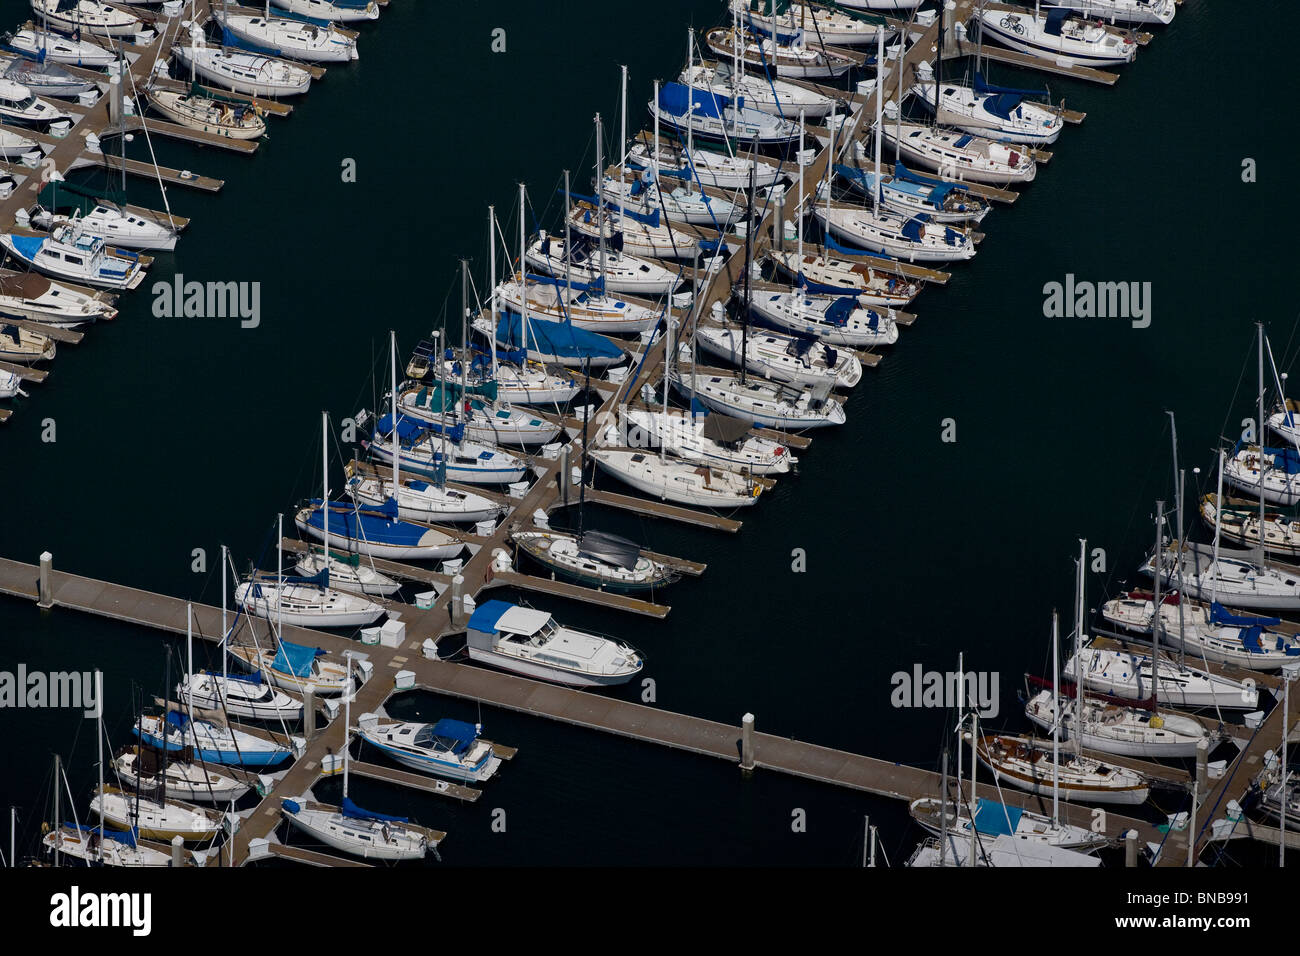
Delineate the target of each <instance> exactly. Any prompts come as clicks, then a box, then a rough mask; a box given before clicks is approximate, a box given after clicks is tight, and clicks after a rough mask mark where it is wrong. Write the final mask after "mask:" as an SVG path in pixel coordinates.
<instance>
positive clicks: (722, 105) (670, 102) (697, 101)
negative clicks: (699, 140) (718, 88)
mask: <svg viewBox="0 0 1300 956" xmlns="http://www.w3.org/2000/svg"><path fill="white" fill-rule="evenodd" d="M691 92H692V91H691V88H690V87H688V86H686V85H685V84H684V83H665V84H664V85H663V86H662V87H660V89H659V108H660V109H662V110H663V111H664V112H665V113H669V114H670V115H672V116H685V115H686V113H687V112H688V107H689V106H690V105H693V106H694V110H691V112H693V113H694V114H695V115H696V116H708V117H712V118H714V119H720V118H721V117H722V111H723V110H725V109H726V108H727V106H729V105H730V103H731V101H730V100H728V99H727V98H726V97H725V96H718V95H717V94H716V93H711V92H710V91H708V90H703V89H699V88H696V89H695V90H694V97H693V98H692V97H691Z"/></svg>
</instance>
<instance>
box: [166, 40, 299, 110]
mask: <svg viewBox="0 0 1300 956" xmlns="http://www.w3.org/2000/svg"><path fill="white" fill-rule="evenodd" d="M172 56H173V58H174V59H175V60H176V61H177V63H178V64H179V65H180V66H181V67H183V68H184V69H186V70H189V71H190V74H191V75H192V76H193V77H196V78H197V77H202V78H203V79H204V80H206V81H208V82H209V83H215V84H216V85H217V86H221V87H225V88H226V89H228V90H234V91H235V92H236V93H244V94H246V95H248V96H267V97H277V96H297V95H299V94H302V93H306V92H307V89H308V87H310V86H311V74H310V73H308V72H307V71H306V70H304V69H303V68H302V67H300V66H295V65H294V64H292V63H289V62H287V61H286V60H279V59H276V58H275V57H270V56H263V55H262V54H260V53H243V52H239V51H231V50H226V49H223V48H222V47H219V46H209V45H208V43H207V41H206V40H204V38H203V34H202V31H200V30H197V29H196V30H195V31H194V32H193V33H191V35H190V42H189V43H188V44H182V43H178V44H176V46H174V47H172Z"/></svg>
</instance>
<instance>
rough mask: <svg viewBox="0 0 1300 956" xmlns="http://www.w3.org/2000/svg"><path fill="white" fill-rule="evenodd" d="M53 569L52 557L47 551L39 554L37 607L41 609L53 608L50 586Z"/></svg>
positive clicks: (52, 593) (52, 595) (52, 592)
mask: <svg viewBox="0 0 1300 956" xmlns="http://www.w3.org/2000/svg"><path fill="white" fill-rule="evenodd" d="M53 567H54V555H52V554H50V552H48V551H42V552H41V579H40V600H39V601H38V602H37V606H39V607H43V608H52V607H54V591H53V588H51V586H50V573H51V571H52V570H53Z"/></svg>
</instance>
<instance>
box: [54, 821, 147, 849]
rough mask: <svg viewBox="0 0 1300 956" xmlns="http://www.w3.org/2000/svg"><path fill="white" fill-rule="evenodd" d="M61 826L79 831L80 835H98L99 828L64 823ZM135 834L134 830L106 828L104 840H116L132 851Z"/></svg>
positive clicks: (82, 824)
mask: <svg viewBox="0 0 1300 956" xmlns="http://www.w3.org/2000/svg"><path fill="white" fill-rule="evenodd" d="M63 825H64V826H65V827H67V828H68V829H69V830H79V831H81V832H82V833H92V834H94V833H99V827H92V826H87V825H86V824H84V823H67V822H65V823H64V824H63ZM135 834H136V830H135V829H134V828H132V829H130V830H109V829H107V828H105V829H104V839H106V840H116V841H117V842H118V843H121V844H122V845H124V846H129V847H130V848H131V849H133V850H134V849H135Z"/></svg>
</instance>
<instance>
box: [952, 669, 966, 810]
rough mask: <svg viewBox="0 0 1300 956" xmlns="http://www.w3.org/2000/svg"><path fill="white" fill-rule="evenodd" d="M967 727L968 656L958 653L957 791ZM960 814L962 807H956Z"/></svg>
mask: <svg viewBox="0 0 1300 956" xmlns="http://www.w3.org/2000/svg"><path fill="white" fill-rule="evenodd" d="M964 726H966V655H965V654H964V653H962V652H961V651H958V652H957V789H958V790H959V791H960V790H961V779H962V776H961V775H962V766H961V761H962V754H963V753H965V751H964V750H963V749H962V745H961V729H962V728H963V727H964ZM953 809H954V810H956V811H958V812H960V806H958V807H954V808H953Z"/></svg>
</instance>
